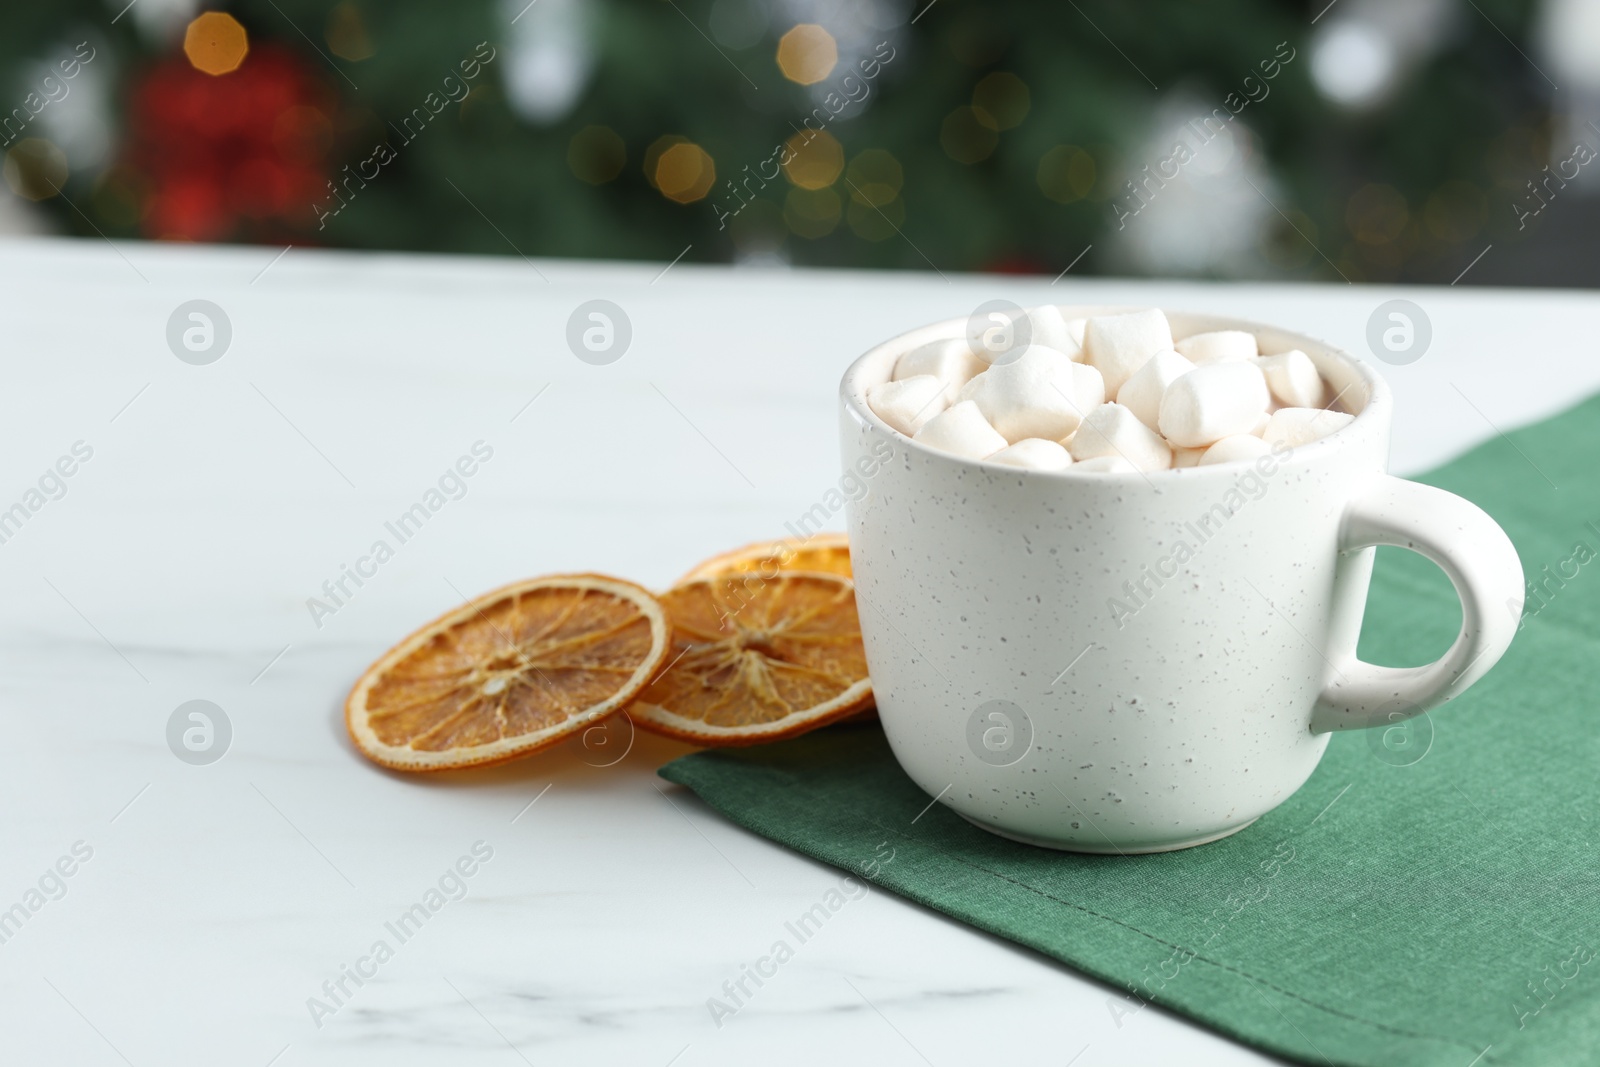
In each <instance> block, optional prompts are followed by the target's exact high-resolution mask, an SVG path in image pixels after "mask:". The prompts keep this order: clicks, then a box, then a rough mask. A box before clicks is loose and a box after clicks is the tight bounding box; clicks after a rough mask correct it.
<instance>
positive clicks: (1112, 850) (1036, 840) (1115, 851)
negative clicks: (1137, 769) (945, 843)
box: [952, 809, 1260, 856]
mask: <svg viewBox="0 0 1600 1067" xmlns="http://www.w3.org/2000/svg"><path fill="white" fill-rule="evenodd" d="M952 810H953V809H952ZM956 814H957V815H961V817H962V818H963V819H966V820H967V821H968V822H969V823H971V824H972V825H973V826H976V827H977V828H978V829H980V830H987V831H989V832H990V833H991V834H995V835H997V836H999V837H1003V838H1006V839H1007V840H1009V841H1018V842H1020V843H1022V844H1024V845H1034V846H1037V847H1039V848H1051V849H1055V850H1056V851H1057V852H1084V853H1088V854H1089V855H1092V856H1145V855H1149V854H1150V853H1152V852H1176V851H1178V850H1179V849H1180V848H1193V847H1195V846H1196V845H1209V844H1210V843H1211V842H1213V841H1221V840H1222V839H1223V838H1224V837H1231V836H1233V835H1234V834H1236V833H1238V832H1239V831H1240V830H1243V829H1245V828H1246V827H1248V826H1251V825H1253V824H1254V823H1255V821H1256V820H1255V819H1251V820H1250V821H1249V822H1242V823H1240V824H1239V825H1238V826H1232V827H1229V828H1228V829H1226V830H1223V831H1222V832H1221V833H1215V834H1205V835H1202V836H1200V837H1191V838H1188V839H1187V840H1184V841H1173V842H1171V843H1169V844H1162V845H1138V846H1134V847H1131V848H1118V847H1117V846H1115V845H1113V844H1111V843H1110V842H1107V843H1106V845H1105V847H1103V848H1101V847H1096V846H1094V845H1082V844H1077V843H1073V844H1067V843H1065V842H1063V841H1055V840H1051V839H1050V838H1045V837H1033V836H1031V835H1029V834H1014V833H1012V832H1010V831H1009V830H1002V829H1000V828H999V827H996V826H988V825H986V824H984V823H981V822H979V821H978V820H977V819H972V818H968V817H967V816H966V815H962V814H961V812H959V811H958V812H956ZM1256 818H1260V816H1259V815H1258V816H1256Z"/></svg>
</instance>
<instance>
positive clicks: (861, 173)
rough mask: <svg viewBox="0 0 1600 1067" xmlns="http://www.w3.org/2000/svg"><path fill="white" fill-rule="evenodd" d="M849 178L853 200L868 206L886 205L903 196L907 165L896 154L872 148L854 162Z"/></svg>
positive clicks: (851, 162)
mask: <svg viewBox="0 0 1600 1067" xmlns="http://www.w3.org/2000/svg"><path fill="white" fill-rule="evenodd" d="M845 177H846V178H847V179H848V180H849V182H850V198H851V199H852V200H854V201H856V202H858V203H860V204H863V205H865V206H867V207H883V206H884V205H885V204H888V203H889V202H890V201H891V200H893V199H895V198H896V197H897V196H899V195H900V187H901V186H902V185H904V184H905V168H903V167H901V166H900V161H899V160H898V159H896V158H895V157H894V155H893V154H891V153H889V152H887V151H885V150H884V149H882V148H869V149H867V150H866V151H865V152H861V153H859V154H857V156H856V158H854V159H852V160H851V161H850V170H849V171H848V172H847V173H846V174H845Z"/></svg>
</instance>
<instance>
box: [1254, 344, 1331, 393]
mask: <svg viewBox="0 0 1600 1067" xmlns="http://www.w3.org/2000/svg"><path fill="white" fill-rule="evenodd" d="M1256 366H1258V367H1260V368H1261V373H1262V374H1263V375H1265V376H1266V379H1267V388H1268V389H1270V390H1272V395H1273V398H1274V399H1276V400H1277V401H1278V403H1280V404H1283V405H1284V406H1285V407H1291V408H1314V407H1319V406H1321V404H1322V376H1321V375H1320V374H1318V373H1317V365H1316V364H1315V363H1313V362H1311V357H1310V356H1308V355H1306V354H1305V353H1304V352H1302V351H1300V350H1299V349H1298V348H1296V349H1294V350H1293V351H1291V352H1282V353H1279V354H1278V355H1276V356H1262V357H1261V358H1260V359H1258V360H1256Z"/></svg>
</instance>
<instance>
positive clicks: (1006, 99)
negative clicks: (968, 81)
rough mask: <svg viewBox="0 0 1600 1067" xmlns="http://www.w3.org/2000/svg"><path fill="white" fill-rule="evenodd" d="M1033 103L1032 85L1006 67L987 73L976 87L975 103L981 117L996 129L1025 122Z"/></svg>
mask: <svg viewBox="0 0 1600 1067" xmlns="http://www.w3.org/2000/svg"><path fill="white" fill-rule="evenodd" d="M1031 103H1032V98H1031V97H1030V96H1029V93H1028V87H1027V86H1026V85H1024V84H1023V82H1022V79H1021V78H1019V77H1017V76H1016V75H1015V74H1011V73H1009V72H1007V71H1003V70H999V71H995V72H994V73H993V74H990V75H988V76H986V77H985V78H984V79H983V80H982V81H980V82H979V83H978V84H977V86H976V87H975V88H974V89H973V90H972V106H973V108H974V110H975V112H976V117H977V119H978V121H979V122H982V123H983V124H984V125H985V126H989V127H991V128H992V129H996V130H1009V129H1012V128H1014V127H1016V126H1019V125H1021V124H1022V120H1023V119H1025V118H1027V116H1028V107H1029V105H1030V104H1031Z"/></svg>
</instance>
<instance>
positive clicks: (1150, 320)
mask: <svg viewBox="0 0 1600 1067" xmlns="http://www.w3.org/2000/svg"><path fill="white" fill-rule="evenodd" d="M1171 347H1172V329H1171V328H1170V327H1169V326H1168V325H1167V317H1166V316H1165V315H1163V314H1162V313H1161V312H1160V311H1159V310H1157V309H1155V308H1151V309H1150V310H1148V311H1130V312H1127V313H1126V314H1122V315H1098V316H1096V317H1095V318H1092V319H1090V320H1089V321H1088V323H1087V324H1086V325H1085V326H1084V330H1083V352H1084V357H1085V358H1084V362H1086V363H1088V364H1089V365H1090V366H1092V367H1094V368H1095V369H1096V370H1098V371H1099V372H1100V374H1101V376H1102V377H1103V378H1105V380H1106V395H1107V396H1116V394H1117V390H1119V389H1121V388H1122V383H1123V382H1125V381H1127V380H1128V379H1129V378H1131V377H1133V373H1134V372H1135V371H1137V370H1138V369H1139V368H1140V367H1142V366H1144V364H1145V361H1146V360H1148V359H1149V358H1150V357H1151V356H1153V355H1155V354H1156V353H1157V352H1165V351H1167V350H1168V349H1170V348H1171Z"/></svg>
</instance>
